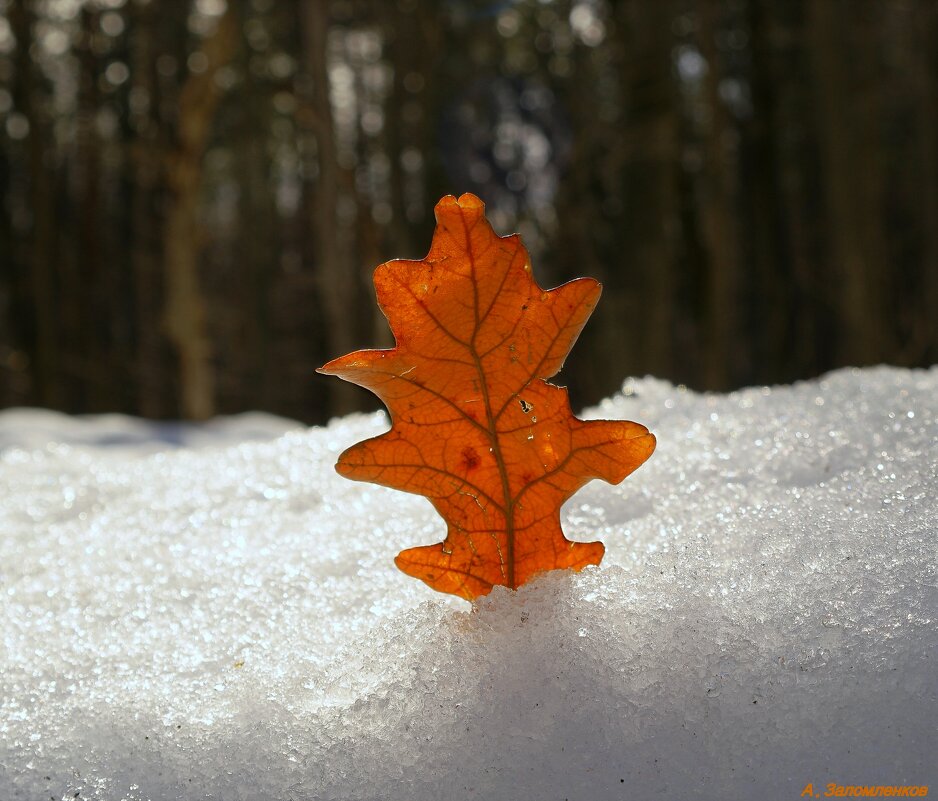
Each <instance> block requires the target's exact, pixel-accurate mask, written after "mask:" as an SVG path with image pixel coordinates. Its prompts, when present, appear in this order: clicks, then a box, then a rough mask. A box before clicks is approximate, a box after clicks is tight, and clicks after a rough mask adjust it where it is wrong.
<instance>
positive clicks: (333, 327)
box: [301, 0, 358, 416]
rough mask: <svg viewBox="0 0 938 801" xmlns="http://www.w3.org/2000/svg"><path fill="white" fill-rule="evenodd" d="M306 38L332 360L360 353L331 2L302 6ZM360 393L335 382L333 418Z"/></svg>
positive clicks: (315, 213)
mask: <svg viewBox="0 0 938 801" xmlns="http://www.w3.org/2000/svg"><path fill="white" fill-rule="evenodd" d="M301 14H302V25H303V27H302V35H303V45H304V47H303V49H304V52H305V54H306V69H307V72H308V74H309V77H310V83H311V87H310V88H311V91H312V111H313V115H314V119H315V133H316V148H317V155H318V158H319V175H318V177H317V179H316V183H315V188H314V189H313V192H312V197H311V198H310V200H311V203H310V213H311V214H312V228H313V232H314V234H315V237H316V246H315V253H316V285H317V288H318V290H319V297H320V302H321V304H322V311H323V315H324V317H325V320H324V322H325V327H326V330H325V332H324V333H325V341H326V346H327V348H328V350H329V358H335V357H337V356H341V355H343V354H345V353H349V352H350V351H353V350H355V347H356V342H355V337H354V319H355V317H356V315H357V310H356V308H355V297H356V281H355V271H354V270H353V269H352V266H351V264H350V263H349V259H348V252H347V250H346V249H343V248H342V229H343V228H344V227H346V224H345V221H343V219H342V215H341V214H340V204H341V203H343V201H345V202H346V203H348V202H349V198H347V197H345V198H344V197H343V194H342V191H341V176H340V174H339V171H340V166H339V159H338V153H337V149H336V139H335V124H334V120H333V116H332V104H331V100H330V96H329V92H330V85H329V67H328V53H327V45H328V41H327V40H328V37H327V34H328V31H329V22H330V15H329V0H303V5H302V9H301ZM357 394H358V393H357V392H356V391H355V388H354V387H352V386H351V385H350V384H347V383H346V382H344V381H340V382H335V383H334V385H333V388H332V392H331V394H330V403H329V413H330V414H332V415H334V416H339V415H343V414H348V413H349V412H351V411H354V410H355V409H356V408H357V406H358V404H357V397H356V396H357Z"/></svg>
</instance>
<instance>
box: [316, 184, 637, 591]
mask: <svg viewBox="0 0 938 801" xmlns="http://www.w3.org/2000/svg"><path fill="white" fill-rule="evenodd" d="M484 208H485V207H484V205H483V204H482V201H481V200H479V198H477V197H476V196H475V195H471V194H465V195H463V196H462V197H460V198H459V199H458V200H457V199H456V198H455V197H453V196H452V195H449V196H447V197H444V198H443V199H442V200H441V201H440V202H439V203H438V204H437V206H436V220H437V227H436V231H435V232H434V234H433V243H432V245H431V246H430V253H429V254H428V255H427V257H426V258H425V259H423V260H422V261H405V260H394V261H389V262H386V263H385V264H382V265H381V266H380V267H378V269H377V270H376V271H375V276H374V281H375V289H376V290H377V295H378V303H379V304H380V306H381V310H382V311H383V312H384V314H385V316H386V317H387V318H388V322H389V323H390V324H391V329H392V331H393V332H394V336H395V339H396V342H397V346H396V347H395V348H393V349H391V350H362V351H357V352H355V353H350V354H348V355H347V356H343V357H341V358H339V359H335V360H333V361H331V362H329V363H328V364H327V365H325V366H324V367H322V368H321V369H320V372H322V373H327V374H330V375H336V376H339V377H340V378H343V379H345V380H346V381H351V382H353V383H355V384H358V385H360V386H363V387H365V388H367V389H369V390H371V391H372V392H374V393H375V394H376V395H377V396H378V397H379V398H381V400H382V401H384V404H385V405H386V406H387V407H388V411H389V412H390V415H391V430H390V431H388V432H387V433H386V434H382V435H381V436H379V437H375V438H374V439H369V440H366V441H365V442H360V443H358V444H357V445H353V446H352V447H351V448H349V449H348V450H347V451H345V453H343V454H342V456H341V457H340V458H339V462H338V464H337V466H336V468H337V470H338V471H339V473H341V474H342V475H343V476H345V477H346V478H352V479H356V480H359V481H372V482H375V483H377V484H384V485H386V486H389V487H394V488H395V489H400V490H405V491H407V492H414V493H417V494H419V495H425V496H426V497H427V498H429V499H430V501H431V502H432V503H433V505H434V507H435V508H436V510H437V511H438V512H439V513H440V514H441V515H442V516H443V517H444V518H445V520H446V522H447V523H448V531H447V536H446V540H445V541H444V542H442V543H438V544H436V545H426V546H422V547H418V548H408V549H407V550H406V551H402V552H401V553H400V554H399V555H398V557H397V559H396V560H395V562H396V563H397V566H398V567H399V568H400V569H401V570H403V571H404V572H405V573H407V574H409V575H411V576H415V577H417V578H419V579H422V580H423V581H425V582H426V583H427V584H429V585H430V586H431V587H433V588H434V589H436V590H440V591H441V592H450V593H453V594H455V595H460V596H462V597H463V598H468V599H470V600H471V599H473V598H476V597H478V596H480V595H485V594H486V593H488V592H489V591H490V590H491V589H492V587H493V586H495V585H496V584H504V585H507V586H508V587H511V588H512V589H514V588H517V587H518V586H520V585H521V584H524V583H525V582H526V581H528V580H529V579H530V578H531V577H532V576H533V575H535V574H536V573H538V572H540V571H542V570H553V569H555V568H566V567H569V568H573V569H575V570H577V569H579V568H582V567H584V566H585V565H595V564H598V563H599V561H600V560H601V559H602V557H603V551H604V548H603V545H602V543H599V542H589V543H580V542H570V541H569V540H567V539H566V538H565V537H564V535H563V532H562V531H561V528H560V506H561V504H562V503H563V502H564V501H565V500H566V499H567V498H569V497H570V496H571V495H572V494H573V493H574V492H576V490H577V489H579V488H580V487H581V486H582V485H583V484H585V483H586V482H587V481H589V480H590V479H592V478H602V479H605V480H606V481H609V482H612V483H618V482H620V481H621V480H622V479H624V478H625V477H626V476H627V475H628V474H629V473H631V472H632V471H633V470H635V468H637V467H638V466H639V465H640V464H642V462H644V461H645V460H646V459H647V458H648V457H649V456H650V455H651V453H652V451H653V450H654V448H655V438H654V436H653V435H652V434H649V433H648V430H647V429H646V428H645V427H644V426H641V425H638V424H637V423H629V422H620V421H608V420H597V421H591V422H584V421H582V420H578V419H577V418H576V417H574V416H573V414H572V412H571V411H570V405H569V401H568V399H567V391H566V389H564V388H561V387H556V386H554V385H553V384H549V383H547V382H546V381H544V380H543V379H545V378H549V377H550V376H552V375H554V374H555V373H556V372H557V371H558V370H560V368H561V367H562V366H563V361H564V358H565V357H566V355H567V353H568V352H569V351H570V348H571V347H573V343H574V342H575V341H576V338H577V336H578V335H579V333H580V330H581V329H582V328H583V325H584V324H585V323H586V320H587V318H588V317H589V315H590V312H592V310H593V307H594V306H595V305H596V301H597V300H598V298H599V293H600V289H601V287H600V285H599V283H597V282H596V281H594V280H593V279H591V278H579V279H577V280H575V281H571V282H569V283H567V284H564V285H563V286H560V287H557V288H556V289H551V290H548V291H545V290H542V289H541V288H540V287H539V286H538V285H537V283H536V282H535V281H534V278H533V277H532V276H531V264H530V261H529V259H528V253H527V251H526V250H525V248H524V246H523V245H522V244H521V240H520V239H519V237H518V236H517V235H512V236H506V237H499V236H497V235H496V234H495V232H494V231H493V230H492V227H491V226H490V225H489V223H488V220H486V219H485V215H484Z"/></svg>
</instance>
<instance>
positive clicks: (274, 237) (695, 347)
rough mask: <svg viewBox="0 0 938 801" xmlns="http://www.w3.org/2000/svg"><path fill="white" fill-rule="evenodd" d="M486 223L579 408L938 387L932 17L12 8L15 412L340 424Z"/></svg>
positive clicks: (290, 2)
mask: <svg viewBox="0 0 938 801" xmlns="http://www.w3.org/2000/svg"><path fill="white" fill-rule="evenodd" d="M466 191H472V192H475V193H476V194H478V195H480V196H481V197H482V198H483V199H484V200H485V201H486V202H487V205H488V211H489V215H490V219H491V220H492V221H493V223H494V225H495V228H496V230H497V231H498V232H499V233H502V234H507V233H510V232H513V231H520V232H521V234H522V236H523V237H524V241H525V242H526V244H527V246H528V248H529V249H530V251H531V255H532V260H533V264H534V272H535V276H536V277H537V278H538V280H539V281H540V283H541V284H542V285H544V286H553V285H556V284H558V283H561V282H563V281H565V280H568V279H570V278H572V277H575V276H578V275H589V276H594V277H596V278H598V279H600V280H601V281H602V282H603V283H604V285H605V291H604V297H603V300H602V302H601V303H600V304H599V306H598V307H597V310H596V312H595V313H594V315H593V319H592V320H591V322H590V324H589V325H588V326H587V328H586V329H585V330H584V332H583V335H582V336H581V339H580V342H579V344H578V345H577V347H576V349H575V350H574V353H573V356H572V357H571V358H570V359H569V360H568V364H567V366H566V367H565V369H564V371H563V373H562V374H561V377H560V380H561V381H562V382H565V383H568V384H569V385H570V387H571V393H572V397H573V404H574V408H579V407H581V406H583V405H585V404H587V403H591V402H594V401H596V400H598V399H599V398H601V397H603V396H605V395H608V394H610V393H612V392H614V391H615V390H617V389H618V388H619V386H620V385H621V382H622V380H623V379H624V378H625V377H626V376H629V375H643V374H646V373H651V374H654V375H656V376H659V377H662V378H668V379H671V380H673V381H676V382H682V383H685V384H687V385H689V386H691V387H693V388H704V389H720V390H722V389H728V388H733V387H738V386H741V385H744V384H753V383H756V384H758V383H774V382H788V381H791V380H793V379H797V378H807V377H812V376H814V375H817V374H818V373H820V372H822V371H824V370H827V369H830V368H833V367H837V366H841V365H846V364H850V365H866V364H873V363H879V362H889V363H892V364H896V365H909V366H913V365H920V366H924V365H928V364H932V363H935V362H938V2H936V0H515V2H508V1H507V0H505V1H502V2H495V1H494V0H228V2H226V1H225V0H192V1H191V2H190V0H149V2H147V0H84V1H83V0H0V204H2V215H0V405H2V406H8V405H40V406H46V407H51V408H56V409H62V410H65V411H68V412H72V413H82V412H101V411H122V412H128V413H133V414H139V415H144V416H147V417H153V418H167V417H186V418H193V419H198V418H205V417H208V416H210V415H213V414H219V413H231V412H237V411H242V410H246V409H264V410H267V411H270V412H274V413H277V414H282V415H286V416H289V417H293V418H297V419H300V420H305V421H308V422H322V421H324V420H326V419H327V418H328V417H329V416H331V415H334V414H342V413H345V412H348V411H350V410H354V409H359V408H374V406H375V404H376V401H374V399H373V398H371V396H369V395H367V394H366V393H364V392H362V391H359V390H357V389H356V388H354V387H350V386H346V385H344V384H343V383H342V382H340V381H337V380H335V379H328V378H325V377H322V376H317V375H315V374H314V372H313V371H314V369H315V368H316V367H317V366H318V365H320V364H322V363H323V362H325V361H327V360H328V359H330V358H332V357H335V356H338V355H341V354H343V353H345V352H347V351H351V350H355V349H357V348H360V347H366V346H387V345H389V344H390V342H389V333H388V328H387V326H386V323H385V321H384V319H383V318H382V317H381V316H380V314H379V313H378V312H377V311H376V308H375V306H374V302H373V292H372V288H371V273H372V270H373V269H374V267H375V266H377V265H378V264H379V263H380V262H382V261H385V260H387V259H389V258H392V257H407V258H420V257H422V256H423V255H424V254H425V253H426V251H427V249H428V247H429V243H430V236H431V233H432V229H433V205H434V203H435V202H436V200H437V199H438V198H439V197H441V196H442V195H444V194H448V193H453V194H457V195H458V194H460V193H462V192H466Z"/></svg>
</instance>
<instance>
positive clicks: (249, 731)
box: [0, 368, 938, 801]
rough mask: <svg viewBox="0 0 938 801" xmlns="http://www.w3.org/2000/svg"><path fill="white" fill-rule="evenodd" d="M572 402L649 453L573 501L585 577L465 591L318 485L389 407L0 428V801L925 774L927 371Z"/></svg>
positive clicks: (656, 789) (720, 786) (399, 501)
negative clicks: (639, 433)
mask: <svg viewBox="0 0 938 801" xmlns="http://www.w3.org/2000/svg"><path fill="white" fill-rule="evenodd" d="M591 416H604V417H615V418H619V417H622V418H628V419H632V420H636V421H638V422H641V423H644V424H646V425H647V426H648V427H649V428H650V429H651V430H652V431H653V432H654V433H655V434H656V435H657V437H658V442H659V445H658V450H657V452H656V453H655V454H654V455H653V456H652V458H651V460H650V461H649V462H648V463H647V464H646V465H645V466H643V467H642V468H641V469H640V470H638V471H637V472H636V473H635V474H634V475H633V476H631V477H630V478H628V479H626V481H625V482H624V483H623V484H621V485H620V486H618V487H611V486H609V485H608V484H604V483H601V482H594V483H592V484H590V485H588V486H587V487H586V488H585V489H584V490H582V491H581V492H580V493H578V494H577V495H576V496H575V497H574V498H573V499H572V501H570V503H568V505H567V506H566V507H565V512H564V518H565V527H566V530H567V532H568V534H569V535H570V536H573V537H575V538H578V539H596V538H599V539H602V540H603V541H604V542H605V544H606V547H607V555H606V559H605V561H604V562H603V564H602V566H601V567H599V568H589V569H587V570H585V571H583V572H582V573H580V574H572V573H552V574H549V575H546V576H544V577H543V578H541V579H540V580H538V581H536V582H534V583H533V584H532V585H529V586H527V587H525V588H522V590H520V591H519V592H517V593H512V592H508V591H505V590H502V589H499V590H496V591H495V592H493V593H492V594H491V595H490V596H489V597H488V598H486V599H484V600H483V601H482V602H481V603H479V604H478V605H477V606H475V607H472V606H470V605H469V604H468V603H466V602H463V601H460V600H458V599H455V598H449V597H444V596H441V595H438V594H436V593H434V592H432V591H431V590H429V589H427V588H426V587H425V586H424V585H423V584H421V583H420V582H417V581H415V580H413V579H410V578H408V577H406V576H404V575H403V574H402V573H400V572H398V571H397V570H396V569H395V568H394V565H393V562H392V559H393V557H394V555H395V554H396V553H397V552H398V550H400V549H402V548H404V547H407V546H412V545H422V544H428V543H431V542H435V541H438V540H439V539H440V538H441V536H442V532H443V524H442V521H441V520H440V519H439V518H438V517H437V516H436V515H435V513H434V512H433V511H432V509H431V508H430V506H429V504H428V503H427V502H426V501H425V500H424V499H422V498H419V497H416V496H410V495H405V494H402V493H397V492H394V491H391V490H386V489H383V488H380V487H375V486H371V485H366V484H359V483H354V482H350V481H346V480H343V479H341V478H340V477H339V476H338V475H336V474H335V472H334V471H333V467H332V466H333V464H334V462H335V459H336V457H337V456H338V454H339V452H340V451H341V450H342V449H343V448H344V447H346V446H347V445H349V444H351V443H352V442H355V441H357V440H359V439H362V438H364V437H366V436H370V435H374V434H376V433H378V432H380V431H381V430H383V428H384V427H385V418H384V416H383V415H381V414H373V415H361V416H354V417H350V418H346V419H343V420H339V421H335V422H333V423H332V424H331V425H330V426H328V427H325V428H313V429H305V428H301V427H299V426H293V425H291V424H289V423H288V422H286V421H281V420H277V419H275V418H269V417H266V416H248V417H246V418H241V419H237V418H235V419H229V420H227V421H221V422H220V423H216V424H215V425H214V426H213V427H209V428H207V429H198V428H188V427H181V428H180V427H175V428H173V427H170V428H165V427H159V426H152V425H148V424H145V423H142V422H140V421H133V420H130V419H128V418H120V417H108V418H98V419H90V420H84V419H80V418H67V417H63V416H60V415H54V414H52V413H47V412H35V411H20V410H14V411H8V412H5V413H2V414H0V481H2V487H3V493H2V497H0V555H2V560H0V628H2V648H0V799H3V801H6V799H29V801H36V800H38V801H42V800H43V799H49V798H51V799H56V800H57V799H63V798H68V799H74V798H75V797H80V798H84V799H108V800H109V801H110V800H111V799H154V800H156V799H160V800H162V799H184V800H185V801H191V800H193V799H218V800H219V801H221V799H224V801H232V799H251V801H256V800H263V801H277V800H278V799H284V800H286V799H295V800H296V801H301V800H302V801H305V800H307V799H401V801H404V800H405V799H406V801H421V799H442V798H447V799H463V798H465V799H492V801H496V800H499V801H500V800H501V799H557V801H562V800H563V799H570V801H573V800H574V799H576V800H577V801H580V800H581V799H585V800H590V799H616V800H617V801H619V800H621V799H652V798H656V799H657V798H663V799H681V800H683V799H691V798H702V799H742V798H779V799H789V798H790V799H796V798H798V797H800V794H801V793H802V791H803V788H804V787H805V786H806V785H807V784H808V783H814V785H815V789H816V791H817V792H823V788H824V787H825V786H826V785H827V784H828V783H830V782H837V783H839V784H842V785H865V784H884V785H918V786H920V785H931V787H932V792H938V758H936V754H938V652H936V645H938V444H936V443H938V368H933V369H931V370H929V371H907V370H898V369H888V368H875V369H868V370H862V371H860V370H843V371H839V372H837V373H833V374H830V375H828V376H826V377H824V378H822V379H820V380H818V381H812V382H805V383H800V384H796V385H794V386H791V387H780V388H772V389H768V388H754V389H747V390H744V391H741V392H736V393H732V394H730V395H698V394H694V393H691V392H687V391H683V390H681V389H679V388H675V387H673V386H671V385H670V384H667V383H665V382H662V381H658V380H654V379H643V380H635V381H629V382H628V383H627V384H626V385H625V387H624V388H623V394H622V395H618V396H616V397H615V398H613V399H611V400H609V401H606V402H605V403H604V404H603V405H602V406H601V407H600V408H599V409H595V410H592V414H591ZM79 794H80V795H79Z"/></svg>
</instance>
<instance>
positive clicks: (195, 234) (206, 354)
mask: <svg viewBox="0 0 938 801" xmlns="http://www.w3.org/2000/svg"><path fill="white" fill-rule="evenodd" d="M237 33H238V32H237V21H236V18H235V15H234V13H233V12H232V11H231V9H230V6H229V10H228V11H227V12H226V13H225V14H224V16H222V18H221V19H220V20H219V22H218V26H217V28H216V29H215V31H214V32H213V33H212V34H211V35H210V36H209V37H208V38H207V39H206V40H205V41H204V42H203V43H202V51H203V52H204V53H205V56H206V59H207V63H206V68H205V69H204V70H203V71H202V72H200V73H191V74H190V75H189V78H188V79H187V80H186V82H185V85H184V86H183V88H182V91H181V93H180V96H179V122H178V128H177V142H176V148H175V150H174V152H173V153H171V154H170V156H169V159H168V165H167V182H168V184H169V188H170V193H171V203H170V207H169V210H168V213H167V218H166V229H165V257H164V258H165V261H164V265H165V267H164V271H165V286H166V306H165V316H164V323H165V326H166V333H167V336H168V338H169V340H170V342H171V343H172V344H173V345H174V347H175V348H176V353H177V355H178V358H179V383H180V400H181V407H182V408H181V411H182V414H183V416H184V417H185V418H187V419H192V420H204V419H206V418H208V417H211V416H212V415H213V414H214V412H215V371H214V367H213V365H212V345H211V339H210V336H209V332H208V326H207V323H206V311H205V300H204V298H203V296H202V291H201V288H200V285H199V257H200V251H201V225H200V220H199V215H200V209H199V206H200V204H199V200H200V195H201V189H202V161H203V158H204V156H205V151H206V150H207V148H208V144H209V140H210V137H211V134H212V124H213V122H214V120H215V112H216V111H217V109H218V104H219V101H220V100H221V94H222V92H221V89H220V87H219V85H218V83H217V82H216V80H215V77H216V75H217V73H218V70H219V69H221V68H222V67H224V66H225V65H226V64H228V63H229V62H230V61H231V59H232V58H233V57H234V53H235V50H236V48H237V42H238V36H237Z"/></svg>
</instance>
